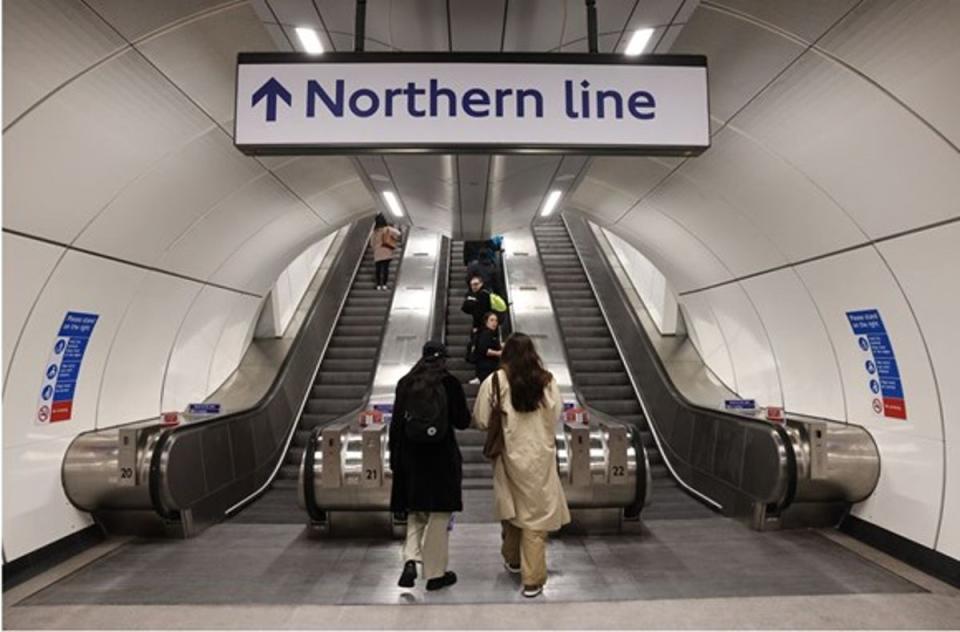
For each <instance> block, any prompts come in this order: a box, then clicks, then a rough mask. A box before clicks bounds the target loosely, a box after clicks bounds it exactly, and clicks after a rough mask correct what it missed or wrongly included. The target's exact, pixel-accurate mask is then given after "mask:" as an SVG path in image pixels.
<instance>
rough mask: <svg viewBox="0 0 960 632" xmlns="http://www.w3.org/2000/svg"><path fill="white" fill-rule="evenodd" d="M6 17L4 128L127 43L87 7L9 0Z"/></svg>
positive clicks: (62, 1) (67, 1)
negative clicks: (8, 25)
mask: <svg viewBox="0 0 960 632" xmlns="http://www.w3.org/2000/svg"><path fill="white" fill-rule="evenodd" d="M3 19H4V20H5V21H6V22H7V23H8V24H16V25H17V28H12V29H10V28H8V29H4V33H3V126H4V127H6V126H7V125H9V124H10V122H11V121H13V120H15V119H16V118H17V117H19V116H21V115H22V114H23V113H24V112H26V111H27V109H28V108H30V106H32V105H33V104H35V103H36V102H37V101H39V100H40V99H42V98H43V97H45V96H47V95H48V94H50V93H51V92H52V91H53V90H55V89H56V88H57V87H58V86H60V85H62V84H63V83H65V82H67V81H69V80H71V79H73V78H74V77H76V76H77V75H78V74H79V73H81V72H83V71H84V70H86V69H87V68H89V67H90V66H92V65H94V64H96V63H97V62H99V61H102V60H103V59H105V58H107V57H108V56H110V55H111V54H113V53H115V52H117V51H119V50H120V49H122V48H123V47H124V46H125V45H126V43H125V42H124V41H123V39H122V38H121V37H120V36H118V35H117V34H116V33H115V32H114V31H113V30H112V29H111V28H110V27H109V26H108V25H107V24H104V22H103V20H101V19H99V18H98V17H97V16H96V15H94V13H93V12H92V11H90V10H89V9H88V8H87V7H86V6H85V5H83V4H80V3H78V2H72V1H71V0H55V1H50V2H36V1H35V0H7V1H6V2H4V3H3Z"/></svg>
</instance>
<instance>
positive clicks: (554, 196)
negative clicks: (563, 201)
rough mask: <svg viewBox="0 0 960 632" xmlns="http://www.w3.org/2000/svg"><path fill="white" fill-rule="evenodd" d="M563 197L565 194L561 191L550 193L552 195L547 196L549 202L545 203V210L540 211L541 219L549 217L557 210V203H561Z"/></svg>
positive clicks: (556, 190) (555, 190)
mask: <svg viewBox="0 0 960 632" xmlns="http://www.w3.org/2000/svg"><path fill="white" fill-rule="evenodd" d="M561 195H563V192H562V191H560V190H559V189H554V190H553V191H551V192H550V195H548V196H547V201H546V202H544V203H543V209H541V211H540V217H548V216H549V215H550V213H553V211H554V210H556V208H557V203H558V202H560V196H561Z"/></svg>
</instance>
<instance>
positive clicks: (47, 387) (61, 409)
mask: <svg viewBox="0 0 960 632" xmlns="http://www.w3.org/2000/svg"><path fill="white" fill-rule="evenodd" d="M99 318H100V316H99V314H88V313H85V312H67V314H66V315H65V316H64V317H63V323H62V324H61V325H60V329H59V331H58V332H57V337H56V339H55V340H54V341H53V348H52V349H51V350H50V359H49V360H47V363H46V364H45V365H44V370H43V381H42V382H41V384H40V398H39V401H38V402H37V416H36V419H35V420H34V423H36V424H37V425H41V426H46V425H48V424H55V423H59V422H61V421H70V420H71V419H72V418H73V399H74V395H75V394H76V391H77V380H79V379H80V366H81V365H82V364H83V356H84V354H85V353H86V352H87V345H88V344H89V343H90V337H91V336H92V335H93V328H94V326H96V324H97V320H98V319H99Z"/></svg>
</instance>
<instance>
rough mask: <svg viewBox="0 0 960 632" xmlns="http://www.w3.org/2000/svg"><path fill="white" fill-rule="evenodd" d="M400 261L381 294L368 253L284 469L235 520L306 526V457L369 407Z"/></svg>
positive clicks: (396, 256) (399, 252) (396, 259)
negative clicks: (342, 422)
mask: <svg viewBox="0 0 960 632" xmlns="http://www.w3.org/2000/svg"><path fill="white" fill-rule="evenodd" d="M402 256H403V253H402V248H398V249H397V250H395V251H394V260H393V263H392V264H391V266H390V277H389V279H390V280H389V287H390V290H389V291H380V290H377V289H376V287H375V286H376V282H375V276H374V275H375V264H374V260H373V250H372V249H371V248H369V247H368V248H367V250H366V252H365V253H364V255H363V262H362V263H361V264H360V267H359V268H358V270H357V274H356V276H355V277H354V279H353V284H352V285H351V286H350V291H349V293H348V294H347V300H346V302H345V303H344V306H343V310H342V311H341V312H340V318H339V319H338V320H337V325H336V328H335V329H334V330H333V335H332V337H331V339H330V343H329V345H328V346H327V351H326V353H325V354H324V357H323V361H322V362H321V363H320V368H319V370H318V371H317V375H316V378H315V380H314V382H313V386H312V388H311V390H310V394H309V396H308V398H307V402H306V405H305V406H304V409H303V413H302V414H301V415H300V419H299V421H298V422H297V429H296V431H295V433H294V436H293V439H292V441H291V442H290V448H289V449H288V450H287V454H286V457H285V459H284V464H283V466H282V467H281V468H280V471H279V472H278V473H277V476H276V478H275V479H274V481H273V483H272V485H271V489H270V491H268V492H267V493H266V494H264V495H263V496H262V497H261V498H260V499H259V500H258V501H257V502H255V503H253V504H251V505H250V506H249V507H247V508H246V509H244V510H243V511H242V512H241V513H240V514H239V515H238V516H237V517H236V519H235V520H237V521H238V522H256V523H289V524H300V523H302V522H303V519H304V517H303V510H302V509H300V508H299V507H298V506H297V484H298V477H299V474H300V461H301V460H302V459H303V451H304V449H305V447H306V445H307V441H308V440H309V438H310V433H311V432H313V430H314V429H315V428H317V427H320V426H324V425H326V424H329V423H331V422H333V421H335V420H337V419H339V418H341V417H343V416H344V415H347V414H348V413H351V412H353V411H356V410H358V409H359V408H360V407H362V406H363V405H364V404H365V403H366V398H367V395H368V393H369V389H370V384H371V383H372V382H373V376H374V373H375V372H376V368H377V357H378V355H379V352H380V342H381V339H382V337H383V332H384V330H385V329H386V320H387V315H388V314H389V311H390V302H391V300H392V298H393V292H394V290H395V279H396V276H397V269H398V267H399V262H400V259H401V257H402Z"/></svg>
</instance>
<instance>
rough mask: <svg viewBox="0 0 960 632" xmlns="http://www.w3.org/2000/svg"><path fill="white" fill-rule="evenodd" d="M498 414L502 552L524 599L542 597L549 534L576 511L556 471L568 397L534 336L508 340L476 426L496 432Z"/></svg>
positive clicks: (484, 387)
mask: <svg viewBox="0 0 960 632" xmlns="http://www.w3.org/2000/svg"><path fill="white" fill-rule="evenodd" d="M495 410H499V411H502V414H501V415H499V420H500V425H499V428H501V429H502V438H503V442H502V444H499V446H502V447H500V448H499V449H497V450H495V451H491V452H496V454H488V456H491V457H492V458H493V459H494V463H493V493H494V509H495V511H496V515H497V518H498V519H499V520H500V521H501V528H502V533H501V535H502V546H501V548H500V553H501V555H502V556H503V562H504V565H505V566H506V568H507V570H508V571H509V572H511V573H516V574H519V575H520V576H521V579H522V582H523V596H524V597H536V596H537V595H539V594H540V593H542V592H543V585H544V584H545V583H546V581H547V553H546V545H547V533H548V532H550V531H556V530H558V529H559V528H560V527H561V526H563V525H565V524H567V523H568V522H570V510H569V508H568V506H567V499H566V496H565V495H564V493H563V486H562V485H561V484H560V476H559V474H558V473H557V447H556V439H555V428H556V424H557V420H558V419H559V418H560V413H561V412H562V410H563V400H562V398H561V397H560V389H559V388H558V386H557V381H556V380H555V379H554V378H553V375H551V373H550V372H549V371H547V370H546V369H545V368H544V367H543V361H542V360H541V359H540V356H539V355H538V354H537V351H536V349H535V348H534V346H533V340H531V339H530V337H529V336H526V335H524V334H521V333H514V334H513V335H511V336H510V337H509V338H507V341H506V343H504V345H503V354H502V355H501V356H500V369H499V370H497V371H494V372H493V373H492V374H491V375H490V377H488V378H487V379H486V380H484V381H483V384H481V385H480V390H479V392H478V393H477V399H476V403H475V404H474V406H473V418H474V420H475V423H476V425H477V427H479V428H480V429H481V430H488V429H489V428H490V427H491V424H492V425H493V427H494V429H496V428H497V424H496V421H495V418H494V415H493V412H494V411H495ZM488 441H489V439H488ZM494 443H496V442H494ZM484 453H485V454H487V449H486V446H484Z"/></svg>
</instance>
